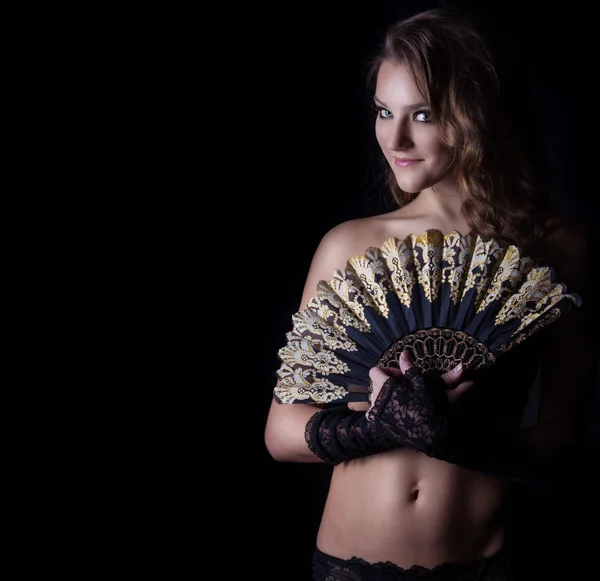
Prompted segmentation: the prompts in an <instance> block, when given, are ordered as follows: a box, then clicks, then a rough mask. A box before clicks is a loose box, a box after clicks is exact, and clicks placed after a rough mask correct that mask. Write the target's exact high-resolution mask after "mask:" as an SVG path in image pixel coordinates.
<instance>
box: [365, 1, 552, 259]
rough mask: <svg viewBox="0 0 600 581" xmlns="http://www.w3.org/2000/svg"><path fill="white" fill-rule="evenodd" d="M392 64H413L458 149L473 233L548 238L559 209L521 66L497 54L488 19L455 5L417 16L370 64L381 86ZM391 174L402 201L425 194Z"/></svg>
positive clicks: (528, 240)
mask: <svg viewBox="0 0 600 581" xmlns="http://www.w3.org/2000/svg"><path fill="white" fill-rule="evenodd" d="M496 48H497V47H496ZM500 54H501V53H500ZM503 58H504V57H503ZM384 61H391V62H402V63H405V64H406V66H407V67H408V69H409V70H410V71H411V73H412V75H413V77H414V79H415V81H416V84H417V86H418V88H419V90H420V91H421V93H422V95H423V96H424V98H425V99H426V101H427V102H428V103H429V106H430V108H431V112H432V116H433V118H434V120H435V122H436V123H437V124H438V125H439V129H440V134H441V140H442V144H443V145H444V146H446V147H447V148H448V149H449V151H450V152H451V159H452V164H453V169H454V170H455V171H456V174H457V176H458V180H459V184H460V187H461V188H462V190H463V192H464V202H463V213H464V216H465V219H466V220H467V222H468V223H469V225H470V226H471V227H472V229H473V231H475V232H478V233H479V234H481V235H482V236H484V237H495V238H499V239H504V240H506V241H508V242H509V243H512V244H517V245H519V246H520V247H522V248H524V249H525V248H528V247H529V246H530V245H534V244H535V242H536V241H538V240H540V239H541V238H542V237H543V236H544V235H545V233H546V231H547V230H548V228H549V227H550V226H552V225H553V224H554V222H555V216H556V214H555V212H554V209H553V206H552V203H551V201H550V199H549V197H547V196H544V195H543V189H542V188H541V186H540V183H541V180H540V177H539V173H538V170H539V167H538V160H537V159H536V155H535V152H534V150H533V149H532V147H531V146H532V142H531V139H530V137H531V135H530V134H528V133H527V132H530V131H531V127H532V126H533V123H532V122H533V121H534V120H533V118H532V117H528V118H526V119H525V120H523V119H520V118H519V115H521V116H522V115H523V112H524V111H523V110H522V111H520V112H519V109H520V108H521V109H523V108H524V102H525V101H524V99H523V95H522V93H521V94H520V93H519V92H518V91H517V92H514V86H515V83H514V81H515V80H516V76H515V74H514V71H515V70H516V69H515V68H514V67H513V68H511V67H512V65H511V64H508V61H506V60H501V58H500V56H499V55H498V53H494V51H493V49H492V42H491V40H490V37H489V35H487V34H484V33H483V28H482V25H481V22H478V21H476V20H475V19H474V18H472V16H471V15H469V16H467V14H466V13H465V12H464V11H458V10H456V9H449V8H437V9H431V10H427V11H424V12H420V13H418V14H415V15H413V16H410V17H408V18H406V19H404V20H402V21H400V22H398V23H396V24H394V25H392V26H391V27H389V28H388V30H387V34H386V36H385V39H384V42H383V44H382V46H381V50H380V52H379V53H378V54H377V56H376V57H375V58H374V59H373V60H372V61H371V62H370V63H369V69H368V71H367V72H368V80H369V82H370V83H371V84H372V85H373V86H374V84H375V83H376V79H377V73H378V70H379V67H380V65H381V63H382V62H384ZM513 64H514V63H513ZM521 80H522V79H521ZM511 91H513V92H511ZM524 122H525V125H523V123H524ZM529 123H531V126H529V125H528V124H529ZM525 130H527V131H525ZM384 172H385V176H384V177H385V179H386V181H387V183H388V186H389V188H390V189H391V193H392V196H393V199H394V201H395V202H396V203H397V204H398V205H399V206H403V205H405V204H407V203H408V202H409V201H411V200H412V199H413V198H414V197H415V196H416V195H418V193H408V192H404V191H402V190H401V189H400V187H399V186H398V184H397V182H396V179H395V177H394V174H393V171H392V170H391V168H390V167H389V165H388V164H387V163H386V164H385V169H384Z"/></svg>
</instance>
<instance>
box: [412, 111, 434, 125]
mask: <svg viewBox="0 0 600 581" xmlns="http://www.w3.org/2000/svg"><path fill="white" fill-rule="evenodd" d="M415 120H416V121H421V122H423V123H431V111H417V112H416V113H415Z"/></svg>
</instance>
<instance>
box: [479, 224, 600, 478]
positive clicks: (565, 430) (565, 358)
mask: <svg viewBox="0 0 600 581" xmlns="http://www.w3.org/2000/svg"><path fill="white" fill-rule="evenodd" d="M557 242H558V243H557V244H556V246H555V247H556V248H558V249H559V250H558V251H557V252H558V253H559V254H560V255H559V259H558V260H557V261H556V266H555V271H556V275H557V278H558V279H559V280H562V281H563V282H565V284H566V285H567V288H568V290H569V291H572V292H576V293H578V294H580V295H581V297H582V299H583V305H582V306H581V307H579V308H578V309H575V310H574V311H572V312H571V313H569V314H568V315H567V316H565V317H564V318H562V319H559V320H558V321H557V322H555V323H553V324H552V325H551V326H550V327H549V328H548V329H547V330H545V331H544V335H543V336H542V338H541V377H540V380H541V396H540V406H539V411H538V419H537V423H536V424H535V425H534V426H532V427H529V428H524V429H501V428H491V427H490V426H489V425H488V428H489V431H487V433H485V434H481V436H480V438H479V439H478V440H477V441H476V442H474V446H473V448H472V449H471V450H470V458H469V461H468V463H470V465H471V466H472V467H473V469H480V470H481V471H485V472H489V473H494V474H497V475H504V476H508V477H511V478H515V479H531V478H533V479H535V478H549V477H550V478H551V477H555V476H564V475H569V474H573V473H574V472H576V471H577V470H579V469H580V468H581V463H582V461H583V463H584V464H585V462H587V461H588V460H587V459H586V457H585V455H586V451H587V445H588V443H589V441H590V440H589V428H590V419H591V418H590V413H591V409H592V405H591V404H592V401H593V387H594V383H595V374H596V366H597V357H598V352H599V350H600V344H599V335H598V333H597V330H595V329H593V326H595V325H594V309H595V308H596V307H595V304H594V303H593V302H592V301H593V299H592V293H591V276H590V274H589V273H590V272H591V270H592V268H591V266H592V261H591V252H590V243H589V236H586V234H585V233H584V232H582V231H581V230H578V229H573V228H570V229H569V231H568V232H563V233H562V236H561V238H560V240H558V241H557ZM480 387H482V388H483V389H485V386H480Z"/></svg>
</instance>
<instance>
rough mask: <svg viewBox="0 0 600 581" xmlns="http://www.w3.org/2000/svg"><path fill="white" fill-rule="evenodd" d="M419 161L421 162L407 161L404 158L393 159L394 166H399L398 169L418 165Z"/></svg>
mask: <svg viewBox="0 0 600 581" xmlns="http://www.w3.org/2000/svg"><path fill="white" fill-rule="evenodd" d="M420 161H423V160H422V159H408V158H406V157H395V158H394V165H399V166H400V167H406V166H408V165H415V164H416V163H419V162H420Z"/></svg>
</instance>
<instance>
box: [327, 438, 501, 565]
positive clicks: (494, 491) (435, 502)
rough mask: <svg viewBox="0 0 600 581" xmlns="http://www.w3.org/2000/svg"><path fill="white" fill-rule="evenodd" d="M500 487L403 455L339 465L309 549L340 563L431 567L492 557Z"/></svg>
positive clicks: (498, 527)
mask: <svg viewBox="0 0 600 581" xmlns="http://www.w3.org/2000/svg"><path fill="white" fill-rule="evenodd" d="M507 491H508V483H507V482H505V481H502V480H497V479H495V478H492V477H489V476H486V475H483V474H480V473H477V472H473V471H470V470H466V469H463V468H459V467H457V466H455V465H452V464H448V463H446V462H443V461H441V460H436V459H434V458H430V457H428V456H426V455H425V454H422V453H420V452H416V451H414V450H411V449H409V448H405V449H398V450H390V451H388V452H384V453H381V454H377V455H374V456H368V457H366V458H360V459H356V460H352V461H350V462H346V463H344V464H340V465H338V466H336V467H335V468H334V470H333V474H332V478H331V486H330V490H329V494H328V497H327V501H326V503H325V509H324V513H323V518H322V521H321V525H320V528H319V532H318V537H317V546H318V547H319V549H320V550H321V551H323V552H325V553H328V554H330V555H334V556H336V557H339V558H342V559H349V558H350V557H354V556H355V557H361V558H363V559H365V560H366V561H369V562H382V561H383V562H385V561H390V562H392V563H395V564H396V565H399V566H400V567H404V568H408V567H410V566H411V565H415V564H416V565H422V566H424V567H429V568H431V567H434V566H435V565H438V564H440V563H443V562H447V561H460V562H466V561H471V560H473V559H475V558H477V557H480V556H490V555H492V554H494V553H496V552H497V551H498V550H499V549H500V548H501V547H502V545H503V543H504V525H503V523H502V519H501V518H500V510H501V507H502V505H503V501H504V498H505V494H506V493H507Z"/></svg>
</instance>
